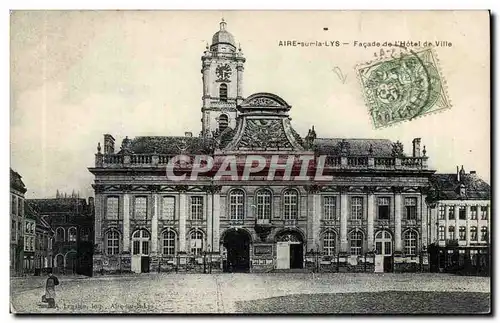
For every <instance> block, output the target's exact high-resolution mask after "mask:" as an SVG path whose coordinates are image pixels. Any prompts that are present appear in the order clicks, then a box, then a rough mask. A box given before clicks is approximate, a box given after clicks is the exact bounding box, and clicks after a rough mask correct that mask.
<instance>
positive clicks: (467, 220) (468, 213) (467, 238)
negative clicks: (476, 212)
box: [465, 205, 470, 246]
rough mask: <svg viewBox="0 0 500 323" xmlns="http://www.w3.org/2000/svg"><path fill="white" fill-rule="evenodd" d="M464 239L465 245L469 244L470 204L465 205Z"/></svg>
mask: <svg viewBox="0 0 500 323" xmlns="http://www.w3.org/2000/svg"><path fill="white" fill-rule="evenodd" d="M465 225H466V229H465V230H466V231H465V239H466V241H467V246H470V205H466V206H465Z"/></svg>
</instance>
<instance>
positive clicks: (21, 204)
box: [17, 198, 24, 216]
mask: <svg viewBox="0 0 500 323" xmlns="http://www.w3.org/2000/svg"><path fill="white" fill-rule="evenodd" d="M17 212H18V215H19V216H24V200H23V199H20V198H18V199H17Z"/></svg>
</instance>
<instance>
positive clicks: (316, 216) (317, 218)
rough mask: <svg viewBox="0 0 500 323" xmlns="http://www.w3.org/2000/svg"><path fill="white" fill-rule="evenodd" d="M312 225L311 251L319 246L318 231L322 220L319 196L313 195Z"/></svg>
mask: <svg viewBox="0 0 500 323" xmlns="http://www.w3.org/2000/svg"><path fill="white" fill-rule="evenodd" d="M313 206H314V211H313V224H312V232H313V243H314V247H313V249H314V250H316V249H317V248H316V246H320V245H321V243H320V242H321V241H320V231H321V218H322V216H321V215H322V214H323V212H322V210H321V195H319V194H314V195H313Z"/></svg>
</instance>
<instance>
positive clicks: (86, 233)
mask: <svg viewBox="0 0 500 323" xmlns="http://www.w3.org/2000/svg"><path fill="white" fill-rule="evenodd" d="M80 240H81V241H89V240H90V228H88V227H83V228H81V229H80Z"/></svg>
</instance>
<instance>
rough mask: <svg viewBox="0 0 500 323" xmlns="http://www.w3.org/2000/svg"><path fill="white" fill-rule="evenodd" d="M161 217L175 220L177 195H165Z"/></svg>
mask: <svg viewBox="0 0 500 323" xmlns="http://www.w3.org/2000/svg"><path fill="white" fill-rule="evenodd" d="M161 206H162V208H161V219H162V220H174V219H175V197H174V196H164V197H163V199H162V203H161Z"/></svg>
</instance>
